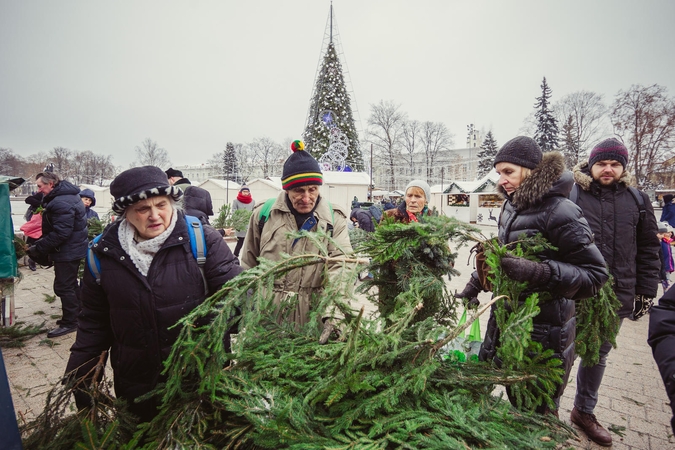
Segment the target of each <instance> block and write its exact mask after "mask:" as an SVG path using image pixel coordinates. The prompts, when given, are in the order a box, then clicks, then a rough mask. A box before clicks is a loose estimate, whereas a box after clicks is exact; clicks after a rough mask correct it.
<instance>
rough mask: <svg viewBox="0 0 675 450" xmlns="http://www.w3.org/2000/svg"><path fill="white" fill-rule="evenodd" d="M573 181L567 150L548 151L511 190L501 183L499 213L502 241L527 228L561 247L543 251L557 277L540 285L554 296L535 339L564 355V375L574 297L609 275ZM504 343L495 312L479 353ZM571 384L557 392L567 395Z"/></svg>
mask: <svg viewBox="0 0 675 450" xmlns="http://www.w3.org/2000/svg"><path fill="white" fill-rule="evenodd" d="M572 184H573V179H572V174H571V173H570V172H566V171H565V164H564V160H563V157H562V155H561V154H560V153H558V152H552V153H545V154H544V156H543V159H542V161H541V163H540V164H539V165H538V166H537V167H536V168H535V169H534V170H532V173H531V175H530V176H529V177H527V178H526V179H525V180H524V181H523V182H522V184H521V185H520V187H519V188H518V189H517V190H516V191H515V192H514V193H513V194H512V195H511V196H508V195H507V194H506V192H505V191H503V189H502V188H501V186H499V188H498V190H499V191H500V192H501V193H502V194H503V195H504V196H505V198H506V202H505V203H504V207H503V209H502V213H501V216H500V218H499V240H500V242H501V243H502V244H508V243H510V242H514V241H517V240H518V238H519V236H520V235H522V234H525V235H527V236H528V237H529V236H534V235H536V234H537V233H541V234H542V236H543V237H544V238H545V239H546V240H547V241H548V242H549V243H551V244H552V245H553V246H554V247H556V248H557V250H546V251H544V252H542V253H541V254H540V255H539V260H540V261H542V262H544V263H546V264H548V266H549V267H550V268H551V278H550V280H549V282H548V283H547V284H546V285H545V286H542V287H538V288H537V291H538V292H548V293H550V294H551V295H552V296H553V299H552V300H550V301H546V302H542V303H540V304H539V308H540V312H539V314H538V315H537V316H536V317H534V319H533V322H534V330H533V331H532V339H533V340H534V341H536V342H540V343H541V344H542V345H543V347H544V349H552V350H553V351H554V354H555V357H557V358H560V359H561V360H562V362H563V368H564V369H565V377H564V378H563V380H567V376H568V375H569V372H570V370H571V369H572V365H573V363H574V338H575V336H576V320H575V316H574V313H575V308H574V301H575V300H581V299H584V298H588V297H592V296H594V295H595V294H596V293H597V292H598V290H599V289H600V288H601V287H602V285H603V284H604V283H605V282H606V281H607V279H608V278H609V276H608V274H607V270H606V269H605V262H604V260H603V258H602V255H601V254H600V251H599V250H598V248H597V247H596V246H595V244H594V243H593V233H592V232H591V229H590V227H589V226H588V222H586V220H585V219H584V218H583V216H582V214H581V210H580V209H579V207H578V206H576V205H575V204H574V203H572V202H571V201H569V200H568V199H567V196H568V194H569V192H570V190H571V188H572ZM527 294H528V293H525V295H527ZM498 346H499V330H498V328H497V323H496V319H495V317H494V314H493V313H491V314H490V318H489V320H488V326H487V330H486V335H485V340H484V342H483V345H482V346H481V350H480V353H479V357H480V358H481V360H490V359H492V358H494V356H495V354H496V348H497V347H498ZM565 384H566V382H564V383H563V384H562V385H561V386H560V387H559V389H558V392H557V394H556V395H554V397H559V396H560V395H562V392H563V390H564V387H565Z"/></svg>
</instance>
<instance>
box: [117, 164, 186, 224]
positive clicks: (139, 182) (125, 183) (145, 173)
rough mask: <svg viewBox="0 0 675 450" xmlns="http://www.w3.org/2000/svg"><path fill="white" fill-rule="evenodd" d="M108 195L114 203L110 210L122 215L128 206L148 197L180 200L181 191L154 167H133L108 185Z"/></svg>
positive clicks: (160, 170)
mask: <svg viewBox="0 0 675 450" xmlns="http://www.w3.org/2000/svg"><path fill="white" fill-rule="evenodd" d="M110 194H111V195H112V196H113V198H114V199H115V201H114V202H113V206H112V209H113V211H115V212H116V213H117V214H123V213H124V210H125V209H127V207H128V206H129V205H133V204H134V203H136V202H138V201H140V200H145V199H147V198H150V197H157V196H160V195H168V196H170V197H171V198H173V199H174V200H176V201H177V200H180V198H181V197H182V196H183V191H182V190H181V189H180V188H179V187H176V186H171V185H170V184H169V179H168V178H167V177H166V174H165V173H164V172H162V169H160V168H159V167H156V166H143V167H134V168H133V169H129V170H125V171H124V172H122V173H121V174H119V175H117V177H115V179H114V180H113V182H112V183H110Z"/></svg>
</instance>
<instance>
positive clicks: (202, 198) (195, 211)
mask: <svg viewBox="0 0 675 450" xmlns="http://www.w3.org/2000/svg"><path fill="white" fill-rule="evenodd" d="M164 173H165V174H166V177H167V178H168V179H169V184H171V185H172V186H177V187H179V188H181V189H182V191H183V207H184V209H185V214H187V215H190V216H195V217H196V218H198V219H199V220H200V221H201V222H202V223H203V224H209V216H212V215H213V202H212V201H211V194H210V193H209V191H207V190H206V189H202V188H200V187H198V186H192V183H190V180H188V179H187V178H185V177H183V172H181V171H180V170H176V169H172V168H171V167H169V168H168V169H167V170H166V171H165V172H164Z"/></svg>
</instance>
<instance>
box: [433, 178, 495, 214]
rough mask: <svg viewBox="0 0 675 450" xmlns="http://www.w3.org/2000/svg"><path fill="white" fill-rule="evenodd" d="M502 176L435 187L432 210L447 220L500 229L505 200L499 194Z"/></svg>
mask: <svg viewBox="0 0 675 450" xmlns="http://www.w3.org/2000/svg"><path fill="white" fill-rule="evenodd" d="M498 180H499V175H497V172H495V171H494V169H493V170H492V171H490V173H488V174H487V175H486V176H485V177H483V178H481V179H480V180H476V181H453V182H450V184H449V185H445V184H444V185H443V186H441V185H434V186H432V187H431V199H432V200H431V202H430V206H435V207H436V209H437V210H438V211H439V213H440V212H442V213H443V214H445V215H446V216H451V217H456V218H457V219H459V220H462V221H464V222H471V223H476V224H480V225H495V226H496V225H497V223H498V220H499V214H500V212H501V204H502V198H501V196H500V195H499V194H497V192H496V190H495V189H496V187H497V181H498Z"/></svg>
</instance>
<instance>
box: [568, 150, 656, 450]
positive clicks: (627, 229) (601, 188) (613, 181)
mask: <svg viewBox="0 0 675 450" xmlns="http://www.w3.org/2000/svg"><path fill="white" fill-rule="evenodd" d="M627 162H628V150H627V149H626V147H625V146H624V145H623V144H622V143H621V142H620V141H619V140H618V139H615V138H610V139H605V140H604V141H602V142H600V143H599V144H598V145H596V146H595V147H594V148H593V150H592V151H591V153H590V155H589V159H588V163H583V164H580V165H579V166H577V167H575V169H574V180H575V181H576V184H577V186H575V188H574V189H573V194H571V195H570V199H572V200H573V201H576V203H577V205H579V207H580V208H581V209H582V211H583V213H584V216H585V217H586V220H588V223H589V224H590V226H591V229H592V230H593V234H594V235H595V243H596V245H597V246H598V248H599V249H600V252H601V253H602V256H603V257H604V258H605V262H606V263H607V266H608V268H609V271H610V273H611V274H612V276H613V277H614V286H613V288H614V293H615V294H616V296H617V298H618V299H619V301H620V302H621V308H620V309H619V310H618V311H617V313H618V315H619V317H620V318H621V320H622V321H623V319H625V318H626V317H629V318H631V319H632V320H637V319H639V318H640V317H642V316H643V315H644V314H646V313H647V312H648V311H649V308H650V307H651V305H652V301H653V298H654V297H655V296H656V291H657V287H658V284H659V270H660V268H661V260H660V257H659V250H660V244H659V241H658V238H657V237H656V232H657V230H658V227H657V224H656V217H655V216H654V210H653V208H652V206H651V202H650V201H649V197H648V196H647V194H645V193H644V192H641V191H638V190H637V189H635V188H634V187H631V184H632V183H633V177H632V176H631V175H630V174H629V173H628V172H626V164H627ZM574 192H576V194H574ZM575 197H576V198H575ZM611 347H612V346H611V344H610V343H609V342H605V343H604V344H603V345H602V346H601V347H600V361H599V362H598V364H596V365H594V366H590V367H584V365H583V362H582V364H581V365H580V366H579V371H578V373H577V393H576V396H575V398H574V409H573V410H572V414H571V420H572V422H573V423H574V424H576V425H577V426H579V427H580V428H581V429H582V430H584V432H585V433H586V435H587V436H588V437H589V438H590V439H591V440H592V441H594V442H595V443H597V444H600V445H603V446H610V445H612V437H611V436H610V434H609V432H608V431H607V430H606V429H605V428H603V427H602V425H600V424H599V423H598V421H597V419H596V418H595V415H594V414H593V410H594V409H595V405H596V404H597V402H598V390H599V388H600V385H601V384H602V377H603V375H604V373H605V366H606V362H607V355H608V354H609V351H610V349H611Z"/></svg>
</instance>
